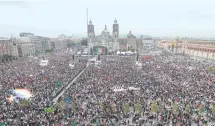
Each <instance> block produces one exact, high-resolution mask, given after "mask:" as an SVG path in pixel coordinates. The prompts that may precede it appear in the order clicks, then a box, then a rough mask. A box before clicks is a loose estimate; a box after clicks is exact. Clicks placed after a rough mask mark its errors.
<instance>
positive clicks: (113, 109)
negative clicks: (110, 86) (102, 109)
mask: <svg viewBox="0 0 215 126" xmlns="http://www.w3.org/2000/svg"><path fill="white" fill-rule="evenodd" d="M111 108H112V111H113V112H114V113H116V111H117V109H116V104H115V103H113V104H111Z"/></svg>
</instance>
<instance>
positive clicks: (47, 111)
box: [44, 107, 54, 113]
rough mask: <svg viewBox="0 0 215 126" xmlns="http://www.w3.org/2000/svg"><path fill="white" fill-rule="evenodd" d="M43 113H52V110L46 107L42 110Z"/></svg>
mask: <svg viewBox="0 0 215 126" xmlns="http://www.w3.org/2000/svg"><path fill="white" fill-rule="evenodd" d="M44 112H46V113H51V112H54V108H52V107H46V108H44Z"/></svg>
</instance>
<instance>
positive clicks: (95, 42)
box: [88, 19, 119, 54]
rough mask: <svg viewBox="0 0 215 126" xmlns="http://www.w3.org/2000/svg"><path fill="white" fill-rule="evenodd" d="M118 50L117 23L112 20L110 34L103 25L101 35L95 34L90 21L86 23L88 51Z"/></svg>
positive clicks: (109, 51) (104, 52)
mask: <svg viewBox="0 0 215 126" xmlns="http://www.w3.org/2000/svg"><path fill="white" fill-rule="evenodd" d="M117 50H119V25H118V23H117V20H116V19H115V20H114V24H113V31H112V34H110V32H109V31H108V29H107V26H106V25H105V28H104V30H103V31H102V33H101V35H98V36H96V35H95V31H94V25H93V24H92V21H91V20H90V21H89V24H88V52H89V53H90V54H107V53H111V52H115V51H117Z"/></svg>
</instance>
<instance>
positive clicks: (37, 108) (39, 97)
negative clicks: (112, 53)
mask: <svg viewBox="0 0 215 126" xmlns="http://www.w3.org/2000/svg"><path fill="white" fill-rule="evenodd" d="M44 59H46V60H48V61H49V63H48V65H47V66H41V65H40V61H41V60H44ZM86 62H87V60H83V58H77V59H76V60H73V57H72V54H71V53H69V52H66V51H63V52H58V53H52V54H42V55H39V56H35V57H28V58H22V59H19V60H17V61H12V62H7V63H2V64H1V68H0V76H1V79H0V82H1V90H0V91H1V96H0V99H1V103H0V105H1V106H0V113H1V114H0V122H1V123H3V124H7V125H27V124H32V125H33V124H34V125H36V123H38V124H39V122H40V121H41V122H42V120H44V119H45V118H44V117H43V116H45V113H43V112H41V111H42V110H43V108H44V107H46V106H51V105H52V99H53V97H55V96H56V95H57V94H58V93H59V92H60V91H61V90H62V89H63V87H64V86H65V85H67V84H68V83H69V82H70V81H71V80H72V79H73V78H74V77H75V76H76V75H77V74H78V73H79V72H80V71H81V70H82V69H83V68H84V67H86ZM69 64H73V65H74V66H75V67H74V68H70V66H69ZM14 89H27V90H29V91H31V93H32V94H33V97H32V98H31V99H30V100H28V101H27V102H23V103H16V102H10V101H8V100H7V99H8V98H9V97H10V95H11V90H14Z"/></svg>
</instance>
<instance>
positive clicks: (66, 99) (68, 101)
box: [64, 96, 72, 104]
mask: <svg viewBox="0 0 215 126" xmlns="http://www.w3.org/2000/svg"><path fill="white" fill-rule="evenodd" d="M64 101H65V103H66V104H70V103H71V101H72V100H71V98H70V97H69V96H67V97H66V98H65V99H64Z"/></svg>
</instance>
